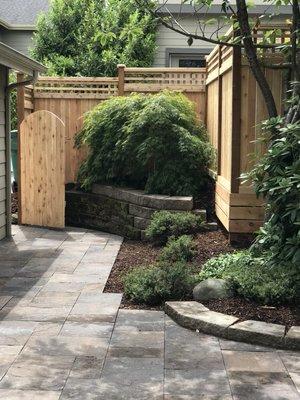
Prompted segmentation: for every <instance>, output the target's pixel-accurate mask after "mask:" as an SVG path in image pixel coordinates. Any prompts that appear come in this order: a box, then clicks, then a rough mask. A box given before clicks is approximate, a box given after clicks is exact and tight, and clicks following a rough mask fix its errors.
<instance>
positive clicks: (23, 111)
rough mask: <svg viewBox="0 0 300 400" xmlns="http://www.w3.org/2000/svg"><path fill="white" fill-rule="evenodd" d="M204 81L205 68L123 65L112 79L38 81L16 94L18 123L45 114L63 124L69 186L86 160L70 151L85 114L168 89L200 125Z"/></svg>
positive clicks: (203, 108)
mask: <svg viewBox="0 0 300 400" xmlns="http://www.w3.org/2000/svg"><path fill="white" fill-rule="evenodd" d="M19 79H20V80H22V79H23V77H22V76H20V77H19ZM205 79H206V69H205V68H192V69H191V68H126V67H125V66H124V65H120V66H119V67H118V76H117V77H116V78H105V77H104V78H102V77H101V78H77V77H76V78H73V77H71V78H65V77H64V78H56V77H55V78H53V77H40V78H39V80H38V82H37V83H36V84H35V85H34V86H28V87H26V88H25V89H20V90H19V96H18V120H19V124H20V123H21V122H22V121H23V119H24V118H26V117H27V116H28V115H29V114H30V113H32V112H34V111H40V110H47V111H50V112H52V113H54V114H55V115H57V116H58V117H59V118H60V119H61V120H62V121H63V122H64V124H65V131H66V133H65V135H66V147H65V154H66V163H65V166H66V172H65V182H66V183H72V182H75V180H76V176H77V172H78V168H79V166H80V164H81V162H82V161H83V160H84V158H85V157H86V150H85V149H79V150H78V149H76V148H75V147H74V139H75V136H76V134H77V133H78V132H79V131H80V130H81V128H82V124H83V116H84V114H85V113H86V112H87V111H89V110H91V109H92V108H94V107H95V106H96V105H97V104H99V103H101V102H102V101H104V100H107V99H109V98H111V97H114V96H124V95H125V96H127V95H129V94H131V93H133V92H134V93H158V92H160V91H161V90H164V89H169V90H175V91H180V92H182V93H184V94H185V95H186V96H187V97H188V98H189V99H190V100H191V101H193V102H194V103H195V107H196V111H197V114H198V116H199V118H200V119H201V120H203V121H204V118H205V106H206V101H205V98H206V97H205Z"/></svg>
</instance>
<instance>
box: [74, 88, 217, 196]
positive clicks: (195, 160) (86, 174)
mask: <svg viewBox="0 0 300 400" xmlns="http://www.w3.org/2000/svg"><path fill="white" fill-rule="evenodd" d="M81 144H86V145H88V147H89V148H90V153H89V156H88V158H87V160H86V161H85V162H84V163H83V165H82V167H81V169H80V171H79V177H78V178H79V182H80V183H81V185H82V187H83V188H84V189H89V188H90V187H91V185H92V184H93V183H95V182H99V183H110V184H117V185H127V186H133V187H136V188H140V189H145V191H146V192H147V193H157V194H158V193H159V194H168V195H192V194H196V193H198V192H199V191H200V189H201V187H202V186H203V185H204V184H205V182H206V181H207V179H208V173H207V166H208V165H209V163H210V161H211V159H212V157H213V151H212V147H211V145H210V144H209V142H208V140H207V136H206V132H205V129H204V127H203V126H202V125H200V123H199V122H198V120H197V117H196V113H195V110H194V105H193V104H192V103H191V102H190V101H189V100H188V99H187V98H186V97H185V96H184V95H182V94H180V93H174V92H168V91H164V92H161V93H158V94H155V95H137V94H133V95H131V96H129V97H116V98H112V99H109V100H107V101H105V102H103V103H101V104H99V105H98V106H97V107H96V108H94V110H92V111H91V112H90V113H89V114H88V115H87V118H86V119H85V123H84V128H83V130H82V132H81V133H80V135H79V136H78V138H77V145H79V146H80V145H81Z"/></svg>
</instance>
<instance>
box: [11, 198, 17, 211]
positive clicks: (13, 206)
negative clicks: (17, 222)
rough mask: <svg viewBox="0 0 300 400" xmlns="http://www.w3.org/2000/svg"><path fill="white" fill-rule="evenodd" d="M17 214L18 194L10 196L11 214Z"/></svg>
mask: <svg viewBox="0 0 300 400" xmlns="http://www.w3.org/2000/svg"><path fill="white" fill-rule="evenodd" d="M17 212H18V193H12V194H11V213H12V214H17Z"/></svg>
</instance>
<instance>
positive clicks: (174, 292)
mask: <svg viewBox="0 0 300 400" xmlns="http://www.w3.org/2000/svg"><path fill="white" fill-rule="evenodd" d="M194 284H195V278H194V277H193V276H192V274H191V271H190V268H189V267H188V266H187V265H186V264H185V263H175V264H170V263H158V264H156V265H152V266H150V267H148V268H145V267H144V268H141V267H139V268H135V269H133V270H132V271H131V272H129V273H128V274H127V275H126V277H125V279H124V292H125V295H126V296H127V297H128V298H129V299H130V300H132V301H134V302H136V303H145V304H149V305H159V304H162V303H163V302H164V301H168V300H182V299H186V298H187V297H190V296H191V293H192V290H193V287H194Z"/></svg>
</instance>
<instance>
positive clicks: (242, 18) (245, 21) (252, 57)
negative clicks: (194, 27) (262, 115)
mask: <svg viewBox="0 0 300 400" xmlns="http://www.w3.org/2000/svg"><path fill="white" fill-rule="evenodd" d="M236 5H237V18H238V22H239V26H240V31H241V35H242V38H243V43H244V48H245V53H246V56H247V58H248V61H249V65H250V68H251V71H252V73H253V75H254V77H255V79H256V81H257V83H258V86H259V88H260V90H261V93H262V95H263V97H264V100H265V103H266V106H267V110H268V114H269V117H270V118H273V117H277V115H278V113H277V109H276V104H275V100H274V97H273V94H272V91H271V89H270V86H269V84H268V81H267V79H266V77H265V75H264V72H263V70H262V69H261V66H260V63H259V60H258V58H257V53H256V48H255V46H254V43H253V40H252V36H251V30H250V26H249V17H248V11H247V6H246V1H245V0H236Z"/></svg>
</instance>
